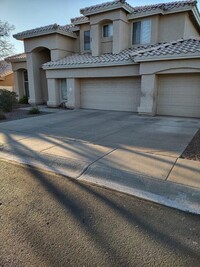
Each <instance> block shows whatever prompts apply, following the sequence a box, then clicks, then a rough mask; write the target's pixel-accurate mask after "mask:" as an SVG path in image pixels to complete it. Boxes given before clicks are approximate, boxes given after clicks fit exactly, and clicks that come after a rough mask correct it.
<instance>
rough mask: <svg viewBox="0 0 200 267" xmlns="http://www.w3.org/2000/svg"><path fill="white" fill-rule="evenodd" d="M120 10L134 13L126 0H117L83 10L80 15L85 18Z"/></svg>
mask: <svg viewBox="0 0 200 267" xmlns="http://www.w3.org/2000/svg"><path fill="white" fill-rule="evenodd" d="M119 8H122V9H124V10H125V11H127V12H128V13H132V12H133V7H132V6H131V5H129V4H128V3H126V0H115V1H110V2H106V3H102V4H100V5H94V6H89V7H85V8H82V9H81V10H80V13H81V14H82V15H84V16H90V15H94V14H97V13H102V12H106V11H110V10H115V9H119Z"/></svg>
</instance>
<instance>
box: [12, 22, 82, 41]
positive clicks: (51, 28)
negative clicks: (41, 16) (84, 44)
mask: <svg viewBox="0 0 200 267" xmlns="http://www.w3.org/2000/svg"><path fill="white" fill-rule="evenodd" d="M78 29H79V28H78V27H77V26H75V25H73V24H68V25H64V26H60V25H58V24H56V23H55V24H51V25H48V26H44V27H39V28H35V29H31V30H28V31H23V32H20V33H17V34H14V35H13V37H14V38H16V39H18V40H24V39H26V38H31V37H36V36H41V35H46V34H52V33H59V34H62V35H66V36H69V37H72V38H77V35H76V34H75V33H74V31H77V30H78Z"/></svg>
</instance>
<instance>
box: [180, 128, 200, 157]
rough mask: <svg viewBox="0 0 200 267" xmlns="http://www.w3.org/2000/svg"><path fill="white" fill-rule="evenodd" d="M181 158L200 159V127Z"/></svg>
mask: <svg viewBox="0 0 200 267" xmlns="http://www.w3.org/2000/svg"><path fill="white" fill-rule="evenodd" d="M181 158H184V159H190V160H196V161H200V129H199V130H198V132H197V133H196V134H195V136H194V137H193V139H192V141H191V142H190V143H189V145H188V146H187V147H186V149H185V151H184V152H183V154H182V155H181Z"/></svg>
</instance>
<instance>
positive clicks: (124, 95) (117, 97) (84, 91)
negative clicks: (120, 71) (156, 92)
mask: <svg viewBox="0 0 200 267" xmlns="http://www.w3.org/2000/svg"><path fill="white" fill-rule="evenodd" d="M140 94H141V90H140V78H106V79H83V80H82V81H81V107H82V108H88V109H102V110H119V111H133V112H136V111H137V107H138V106H139V104H140Z"/></svg>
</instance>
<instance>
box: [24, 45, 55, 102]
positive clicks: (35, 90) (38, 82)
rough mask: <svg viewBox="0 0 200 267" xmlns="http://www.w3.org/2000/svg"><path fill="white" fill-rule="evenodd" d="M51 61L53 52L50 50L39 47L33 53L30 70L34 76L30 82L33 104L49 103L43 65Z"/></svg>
mask: <svg viewBox="0 0 200 267" xmlns="http://www.w3.org/2000/svg"><path fill="white" fill-rule="evenodd" d="M49 61H51V52H50V50H49V49H48V48H46V47H38V48H35V49H34V50H33V51H32V52H31V63H32V66H31V68H30V69H29V73H30V75H31V76H32V77H31V81H30V83H31V84H30V99H31V101H30V102H31V103H34V102H35V104H42V103H47V101H48V89H47V79H46V72H45V71H44V70H43V68H42V65H43V64H44V63H46V62H49ZM32 100H33V101H32Z"/></svg>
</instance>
